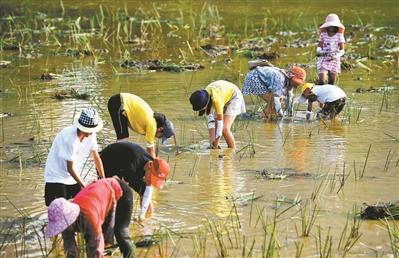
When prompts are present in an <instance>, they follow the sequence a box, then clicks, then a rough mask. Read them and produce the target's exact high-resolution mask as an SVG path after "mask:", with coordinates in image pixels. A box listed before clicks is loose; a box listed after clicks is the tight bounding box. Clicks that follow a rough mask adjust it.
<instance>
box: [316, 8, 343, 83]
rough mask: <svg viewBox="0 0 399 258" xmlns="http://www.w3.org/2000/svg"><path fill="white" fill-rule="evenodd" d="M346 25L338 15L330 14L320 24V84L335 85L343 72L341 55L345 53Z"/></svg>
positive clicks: (318, 62)
mask: <svg viewBox="0 0 399 258" xmlns="http://www.w3.org/2000/svg"><path fill="white" fill-rule="evenodd" d="M344 31H345V26H344V25H343V24H342V23H341V21H340V20H339V17H338V15H336V14H329V15H328V16H327V18H326V21H325V23H324V24H323V25H321V26H320V36H319V43H318V46H317V48H316V56H318V59H317V65H316V66H317V72H318V74H319V80H318V84H319V85H322V84H327V83H328V84H332V85H335V84H336V81H337V75H338V74H339V73H340V72H341V57H342V56H343V55H344V53H345V38H344Z"/></svg>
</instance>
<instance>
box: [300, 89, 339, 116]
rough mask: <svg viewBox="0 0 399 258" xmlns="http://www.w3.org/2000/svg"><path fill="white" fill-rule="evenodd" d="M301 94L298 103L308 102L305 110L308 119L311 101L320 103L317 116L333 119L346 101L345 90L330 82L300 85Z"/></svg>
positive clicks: (310, 111)
mask: <svg viewBox="0 0 399 258" xmlns="http://www.w3.org/2000/svg"><path fill="white" fill-rule="evenodd" d="M301 92H302V95H301V97H300V98H299V103H305V102H306V101H307V102H308V108H307V111H306V119H307V120H309V119H310V116H311V114H312V106H313V102H315V101H318V102H319V103H320V108H321V109H320V110H319V111H318V112H317V113H318V116H322V117H323V118H330V119H334V118H335V117H336V116H337V115H338V114H339V113H340V112H341V111H342V109H343V108H344V106H345V101H346V94H345V92H344V91H343V90H342V89H341V88H339V87H337V86H335V85H331V84H327V85H314V84H313V83H305V84H304V85H302V87H301Z"/></svg>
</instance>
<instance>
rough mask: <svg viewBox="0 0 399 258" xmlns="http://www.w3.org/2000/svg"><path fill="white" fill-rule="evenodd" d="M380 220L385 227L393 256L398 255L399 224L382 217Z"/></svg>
mask: <svg viewBox="0 0 399 258" xmlns="http://www.w3.org/2000/svg"><path fill="white" fill-rule="evenodd" d="M382 222H383V223H384V225H385V228H386V229H387V232H388V236H389V242H390V246H391V250H392V255H393V257H395V258H396V257H399V226H398V225H397V224H396V223H392V222H391V221H388V219H387V218H384V220H382Z"/></svg>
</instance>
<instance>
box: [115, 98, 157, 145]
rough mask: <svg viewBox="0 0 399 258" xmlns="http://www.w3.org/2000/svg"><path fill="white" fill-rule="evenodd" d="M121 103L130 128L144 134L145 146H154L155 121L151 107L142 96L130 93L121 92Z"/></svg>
mask: <svg viewBox="0 0 399 258" xmlns="http://www.w3.org/2000/svg"><path fill="white" fill-rule="evenodd" d="M121 103H122V108H123V109H124V113H123V114H124V115H125V116H126V117H127V120H128V121H129V127H130V129H132V130H133V131H135V132H136V133H138V134H142V135H144V139H145V141H146V143H147V147H152V146H154V142H155V133H156V132H157V122H156V121H155V118H154V112H153V111H152V109H151V107H150V106H149V105H148V104H147V102H145V101H144V100H143V99H142V98H140V97H139V96H136V95H134V94H130V93H121Z"/></svg>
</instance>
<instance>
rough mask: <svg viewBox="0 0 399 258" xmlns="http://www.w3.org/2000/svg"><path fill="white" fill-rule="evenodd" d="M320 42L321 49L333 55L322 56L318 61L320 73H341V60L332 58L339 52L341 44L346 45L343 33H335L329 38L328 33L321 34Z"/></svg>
mask: <svg viewBox="0 0 399 258" xmlns="http://www.w3.org/2000/svg"><path fill="white" fill-rule="evenodd" d="M319 42H322V47H321V49H322V50H323V51H325V52H327V53H329V54H331V55H326V56H320V57H319V58H318V60H317V70H318V72H319V73H320V72H322V71H323V70H325V71H331V72H335V73H340V72H341V58H339V57H338V58H335V57H332V55H334V54H335V53H337V52H338V51H339V44H341V43H345V38H344V35H343V34H342V33H335V34H334V35H333V36H331V37H330V36H328V33H327V32H321V33H320V37H319Z"/></svg>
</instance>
